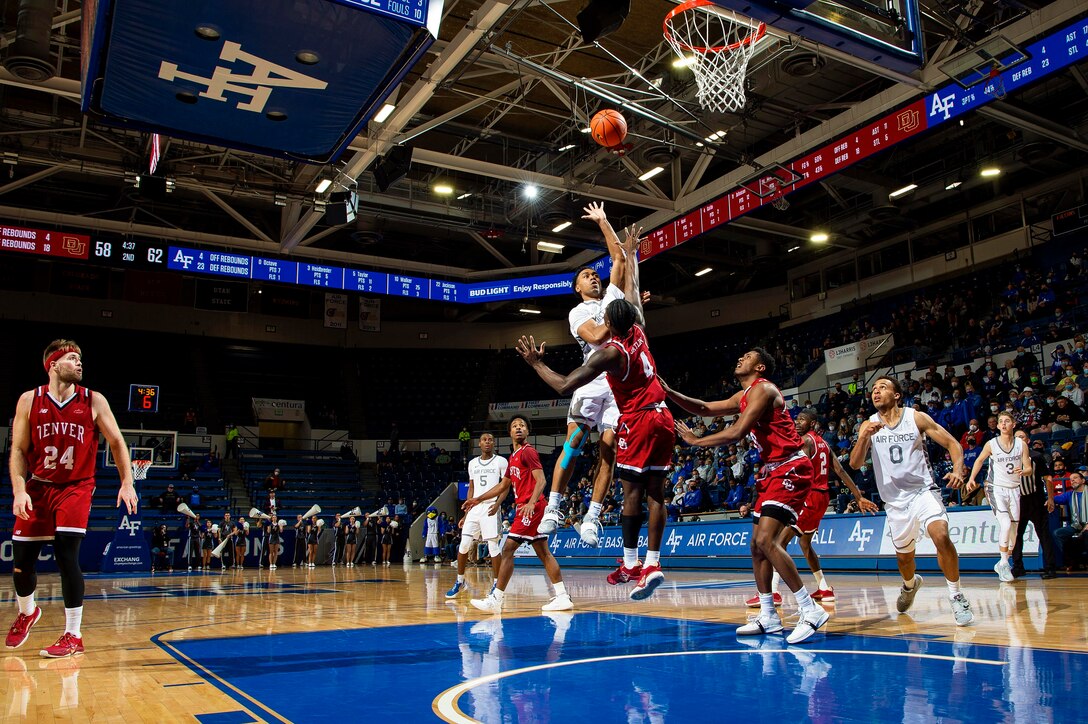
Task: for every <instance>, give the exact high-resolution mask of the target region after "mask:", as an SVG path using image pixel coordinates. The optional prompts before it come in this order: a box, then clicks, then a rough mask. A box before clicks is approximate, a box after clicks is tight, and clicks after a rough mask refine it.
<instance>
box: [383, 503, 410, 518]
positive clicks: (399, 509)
mask: <svg viewBox="0 0 1088 724" xmlns="http://www.w3.org/2000/svg"><path fill="white" fill-rule="evenodd" d="M392 513H393V515H408V506H407V505H406V504H405V502H404V498H400V499H399V500H397V504H396V506H394V508H393V511H392ZM387 522H392V521H387Z"/></svg>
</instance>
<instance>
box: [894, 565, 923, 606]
mask: <svg viewBox="0 0 1088 724" xmlns="http://www.w3.org/2000/svg"><path fill="white" fill-rule="evenodd" d="M921 587H922V577H921V576H919V575H918V574H917V573H915V574H914V586H913V587H912V588H907V584H906V583H904V584H903V587H902V588H900V589H899V598H897V599H895V610H896V611H898V612H899V613H906V612H907V611H908V610H910V607H911V606H913V605H914V597H915V596H917V595H918V589H919V588H921Z"/></svg>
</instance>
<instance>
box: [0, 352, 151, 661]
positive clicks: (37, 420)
mask: <svg viewBox="0 0 1088 724" xmlns="http://www.w3.org/2000/svg"><path fill="white" fill-rule="evenodd" d="M42 362H43V364H44V365H45V372H46V374H47V375H49V384H48V385H42V386H41V387H37V388H35V389H33V390H29V391H28V392H24V393H23V394H22V395H21V396H20V397H19V402H18V404H17V405H16V408H15V419H14V421H13V423H12V444H11V460H10V463H9V465H10V471H11V488H12V492H13V493H14V498H15V500H14V503H13V505H12V509H13V512H14V513H15V519H16V520H15V527H14V531H13V533H12V536H11V540H12V556H13V569H12V571H13V575H12V577H13V579H14V581H15V594H16V599H17V601H18V604H19V615H18V616H17V617H16V619H15V623H13V624H12V625H11V629H10V630H9V631H8V636H7V647H8V648H9V649H17V648H19V647H20V646H22V645H23V644H24V643H26V640H27V637H28V636H29V634H30V629H31V628H32V627H33V626H34V624H36V623H37V622H38V619H40V618H41V616H42V610H41V608H39V607H38V606H36V605H35V604H34V591H35V589H36V588H37V584H38V577H37V574H36V572H35V566H36V564H37V561H38V554H39V553H41V550H42V546H43V545H44V544H45V543H46V541H53V553H54V555H55V556H56V560H57V568H58V569H59V570H60V582H61V594H62V595H63V597H64V617H65V627H64V633H63V634H62V635H61V637H60V638H59V639H57V642H56V643H55V644H53V645H52V646H49V647H48V648H45V649H42V650H41V655H42V656H45V657H47V658H60V657H62V656H72V655H74V654H82V653H83V637H82V633H81V632H80V624H81V623H82V621H83V591H84V583H83V572H82V571H81V570H80V568H79V546H80V543H81V542H82V541H83V536H84V535H86V533H87V520H88V518H89V517H90V514H91V496H92V494H93V493H94V469H95V459H96V456H97V453H98V433H99V432H101V433H102V435H103V436H104V437H105V438H106V442H107V443H108V444H109V446H110V450H111V451H112V452H113V459H114V460H115V461H116V462H117V471H118V472H119V473H120V476H121V490H120V491H119V492H118V493H117V505H118V506H120V505H121V503H122V502H123V503H124V504H125V507H126V508H127V509H128V512H129V513H130V514H131V513H135V512H136V503H137V499H136V489H135V488H134V487H133V482H132V462H131V460H130V459H129V454H128V448H127V447H125V441H124V439H123V438H122V437H121V431H120V430H119V429H118V427H117V421H116V420H115V419H114V417H113V412H112V411H111V410H110V406H109V403H108V402H106V398H105V397H103V396H102V395H100V394H98V393H95V392H92V391H91V390H88V389H87V388H86V387H83V386H82V385H80V384H78V383H79V382H80V381H81V380H82V379H83V357H82V353H81V352H80V349H79V345H77V344H76V343H75V342H72V341H69V340H66V339H58V340H55V341H53V342H51V343H50V344H49V346H48V347H46V348H45V354H43V355H42ZM28 476H29V477H28Z"/></svg>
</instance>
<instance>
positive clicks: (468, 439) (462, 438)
mask: <svg viewBox="0 0 1088 724" xmlns="http://www.w3.org/2000/svg"><path fill="white" fill-rule="evenodd" d="M457 442H458V443H460V445H461V461H462V462H464V461H467V460H468V456H469V453H471V452H472V433H471V432H469V431H468V425H462V426H461V432H459V433H457Z"/></svg>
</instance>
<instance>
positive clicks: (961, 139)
mask: <svg viewBox="0 0 1088 724" xmlns="http://www.w3.org/2000/svg"><path fill="white" fill-rule="evenodd" d="M584 4H585V0H483V1H481V0H448V2H447V3H446V6H445V15H444V17H443V19H442V23H441V30H440V36H439V39H438V41H437V42H436V43H435V44H434V45H433V46H432V47H431V49H430V50H429V51H428V53H427V54H426V55H425V57H424V58H423V59H422V60H420V61H419V63H418V64H417V65H416V67H414V68H413V69H412V70H411V72H410V73H409V74H408V75H407V77H406V78H405V79H404V80H403V82H402V83H401V84H400V86H399V87H398V89H397V91H396V93H395V96H394V97H395V99H396V105H397V109H396V110H395V111H394V112H393V114H392V115H391V116H390V117H389V118H388V119H387V120H386V121H385V122H384V123H380V124H379V123H374V122H372V123H370V124H369V127H368V130H367V132H366V133H364V134H362V135H360V136H359V137H358V138H356V139H355V140H354V141H353V142H352V144H351V146H350V147H349V150H348V151H347V152H346V153H345V154H344V155H343V157H342V158H341V159H339V160H338V161H337V162H336V163H334V164H332V165H330V166H328V167H322V166H315V165H308V164H304V163H298V162H292V161H287V160H283V159H278V158H270V157H264V156H258V155H254V154H247V153H243V152H240V151H236V150H226V149H223V148H217V147H211V146H207V145H204V144H197V143H193V142H190V141H185V140H180V139H166V142H165V147H164V154H163V160H162V162H161V165H162V169H163V170H162V171H161V172H160V173H164V174H166V175H167V176H169V177H170V178H171V179H173V181H174V187H173V192H172V193H170V194H167V195H166V196H164V197H162V198H149V197H148V196H147V195H146V194H143V195H142V194H141V191H140V190H138V189H136V188H134V187H133V186H132V184H131V180H130V179H131V175H132V174H133V173H135V172H139V171H141V170H144V169H145V168H146V163H147V157H148V152H149V144H150V138H149V135H148V134H141V133H136V132H132V131H123V130H118V129H116V128H112V127H110V126H107V125H104V124H100V123H98V122H96V121H95V120H94V119H93V118H88V117H86V116H84V115H83V114H81V112H80V104H79V93H80V80H79V74H80V63H79V52H80V42H81V41H80V3H79V2H75V1H74V0H62V1H61V2H58V3H57V4H56V8H55V16H54V22H53V35H52V52H53V54H54V59H55V61H56V65H57V67H58V73H57V76H56V77H55V78H52V79H51V80H48V81H45V82H42V83H29V82H26V81H23V80H21V79H19V78H17V77H16V76H14V75H12V74H11V73H10V72H8V71H7V70H4V69H0V152H3V153H5V154H6V158H7V159H12V158H15V159H16V162H15V163H14V164H12V163H10V161H9V163H8V164H6V165H5V166H3V168H6V169H7V170H8V172H9V177H8V178H6V179H4V178H2V177H0V218H4V219H7V220H10V221H12V222H15V223H18V222H24V223H25V224H26V225H38V226H41V225H43V224H56V225H59V226H65V227H68V228H72V229H88V230H92V231H94V230H101V231H110V232H115V233H131V234H134V235H142V236H145V237H159V238H166V239H180V240H186V239H188V240H193V239H196V240H201V241H207V240H208V239H211V238H216V239H221V240H222V245H223V246H226V247H233V248H239V249H246V250H249V251H251V252H254V253H258V252H259V253H262V254H268V255H274V254H280V253H288V254H295V255H300V256H313V257H318V258H322V259H328V260H336V261H337V262H339V263H345V264H353V265H359V266H364V267H369V268H375V269H379V270H383V271H402V272H406V273H416V274H422V275H425V276H432V277H439V278H449V279H454V280H460V281H481V280H487V279H493V278H500V277H507V276H519V275H532V274H545V273H557V272H562V271H567V270H573V269H575V268H577V266H578V265H579V264H580V263H583V262H585V261H586V260H588V259H592V258H594V257H595V256H596V255H597V254H599V253H600V248H601V247H600V240H599V238H598V237H597V234H596V233H595V232H596V230H595V228H594V227H591V226H589V225H588V224H586V223H585V222H579V221H578V217H579V216H580V214H581V208H582V207H583V206H584V205H585V203H587V202H588V201H591V200H602V201H604V203H605V205H606V210H607V211H608V213H609V216H610V217H611V218H612V219H613V223H614V225H615V226H616V227H617V229H618V228H620V227H621V226H622V225H624V224H628V223H639V224H641V225H644V226H646V227H647V228H651V227H653V226H654V225H655V224H659V223H661V221H663V220H665V219H667V218H670V217H672V216H679V215H681V214H683V213H685V212H687V211H689V210H691V209H693V208H697V207H698V206H699V205H700V204H701V203H704V202H705V201H706V200H708V199H711V198H714V197H715V196H716V195H717V194H720V193H722V192H724V191H726V190H728V189H729V188H730V187H732V186H733V185H735V184H736V180H737V178H738V177H740V176H743V175H745V174H746V173H747V172H749V171H751V170H753V169H754V168H755V166H756V165H757V164H766V163H770V162H773V161H775V160H778V161H788V160H789V159H791V158H795V157H797V156H799V155H801V154H802V152H804V151H806V150H811V149H813V148H817V147H819V146H820V145H822V144H823V143H826V142H828V141H830V140H832V139H833V138H835V137H836V135H837V134H838V133H840V132H841V131H844V130H849V129H850V128H851V127H854V126H857V125H858V124H860V123H862V122H864V121H866V120H870V119H875V118H877V117H879V116H880V115H882V114H883V113H886V112H887V111H889V110H892V109H894V108H895V107H897V106H899V105H902V104H903V103H906V102H907V101H910V100H913V99H917V98H919V97H921V95H922V94H923V93H924V92H927V91H931V90H933V89H935V88H937V87H938V86H941V85H943V84H945V83H947V82H948V78H947V76H945V75H944V74H943V73H941V72H940V70H939V68H938V66H939V65H940V64H941V63H942V62H943V61H946V60H947V59H948V58H950V57H953V56H954V55H955V54H956V53H958V52H961V51H962V50H963V49H965V48H968V47H970V46H972V45H974V44H977V43H979V42H981V41H983V40H985V39H986V38H988V37H991V36H993V35H995V34H997V33H1000V34H1002V35H1004V36H1005V37H1006V38H1008V39H1009V40H1011V41H1012V42H1014V43H1019V44H1024V43H1027V42H1028V41H1030V40H1032V39H1035V38H1036V37H1038V36H1039V35H1041V34H1043V33H1045V32H1046V31H1049V30H1052V29H1054V28H1056V27H1058V26H1060V25H1061V24H1062V23H1065V22H1069V21H1070V20H1072V19H1076V18H1077V17H1078V14H1080V15H1083V14H1084V6H1083V3H1080V2H1076V1H1075V0H1056V1H1055V2H1050V3H1048V2H1042V1H1038V0H1026V2H1021V1H1019V0H1016V1H1014V0H1002V1H998V2H993V1H987V0H963V1H960V0H922V2H921V6H922V9H923V28H924V40H925V48H926V57H927V62H926V64H925V66H924V67H923V68H921V69H920V70H918V71H916V72H914V73H911V74H901V73H895V72H892V71H889V70H887V69H885V68H882V67H880V66H877V65H874V64H871V63H867V62H864V61H861V60H858V59H856V58H851V57H849V56H845V55H844V54H842V53H835V52H833V51H829V50H827V49H821V48H817V47H815V46H813V45H811V44H808V43H803V42H799V41H798V40H797V39H795V38H793V39H791V38H778V39H772V40H770V41H768V42H764V43H762V44H761V46H760V48H759V50H758V52H757V53H756V55H755V57H754V58H753V60H752V62H751V66H750V73H749V85H748V88H749V91H748V102H747V104H746V106H745V108H744V109H743V110H742V111H741V112H738V113H733V114H719V113H711V112H706V111H703V110H701V109H700V108H699V107H698V105H697V104H696V103H695V98H694V95H695V83H694V80H693V78H692V75H691V72H690V70H687V69H683V68H675V67H674V66H673V60H674V59H675V55H674V54H673V52H672V51H671V50H670V49H669V47H668V46H667V44H665V43H664V42H663V40H662V34H661V20H662V18H663V16H664V15H665V14H666V13H667V12H668V11H669V10H670V9H671V8H672V7H674V5H675V4H674V3H672V2H669V1H668V0H633V2H632V10H631V13H630V15H629V17H628V18H627V20H626V21H625V22H624V24H623V25H622V27H621V28H620V29H619V30H618V31H616V32H615V33H613V34H610V35H607V36H605V37H603V38H601V39H600V40H599V41H598V44H596V45H593V44H586V43H584V42H583V40H582V37H581V34H580V33H579V31H578V28H577V25H576V22H575V20H574V18H575V16H576V14H577V13H578V12H579V11H580V10H581V9H582V7H583V6H584ZM17 6H18V3H17V2H16V1H15V0H8V1H7V2H6V3H5V4H4V12H3V21H4V35H3V36H2V37H0V48H5V47H7V46H8V45H9V44H10V43H11V41H12V40H13V38H14V28H15V18H16V12H17ZM0 52H4V51H2V50H0ZM572 80H580V81H583V82H584V81H590V82H591V84H594V85H597V86H598V87H610V88H616V89H618V90H617V92H620V93H621V94H625V96H626V97H633V98H637V99H638V100H640V102H642V103H643V105H645V106H646V107H647V108H650V109H652V110H653V111H654V112H656V113H658V114H660V115H662V116H664V117H666V118H668V119H669V120H670V122H671V123H672V124H674V125H673V127H669V126H666V125H662V124H658V123H654V122H651V121H649V120H643V119H641V118H638V117H633V116H632V115H631V114H628V122H629V124H630V134H629V136H628V141H629V142H630V143H631V148H630V150H629V151H628V152H627V153H626V155H624V156H618V155H616V154H614V153H611V152H609V151H608V150H605V149H602V148H601V147H599V146H597V145H596V144H594V143H593V142H592V141H591V140H590V139H589V137H588V135H587V134H585V133H582V132H581V129H582V128H584V127H585V125H586V119H587V118H588V116H589V115H591V114H592V113H593V112H595V111H596V110H598V109H600V108H603V107H608V105H609V104H607V103H605V102H603V101H601V100H600V99H598V98H596V97H594V96H593V95H591V94H588V93H586V92H585V91H584V89H583V88H584V85H583V86H582V87H580V86H579V85H578V84H575V83H573V82H568V81H572ZM655 88H656V89H660V90H662V91H664V92H665V93H667V94H668V96H669V97H670V98H671V99H673V100H668V99H660V98H659V99H657V100H654V99H653V97H652V94H653V93H654V92H655V91H654V89H655ZM674 100H675V101H678V102H674ZM677 127H682V128H684V129H687V130H689V131H692V132H693V133H695V134H699V135H702V134H704V133H705V135H707V136H709V135H711V134H714V133H717V134H719V136H718V138H719V141H718V143H716V144H703V145H697V144H695V143H693V142H692V140H691V139H690V138H688V137H684V136H681V135H678V134H677V133H676V128H677ZM1086 133H1088V80H1086V77H1085V67H1084V63H1083V62H1081V63H1079V64H1077V65H1073V66H1070V67H1069V68H1067V69H1065V70H1062V71H1060V72H1057V73H1054V74H1052V75H1051V76H1049V77H1047V78H1046V79H1045V80H1043V81H1040V82H1037V83H1035V84H1033V85H1031V86H1028V87H1027V88H1025V89H1024V90H1022V91H1019V92H1017V93H1016V94H1012V95H1010V96H1009V97H1007V98H1006V99H1004V100H1001V101H994V102H992V103H990V104H988V105H987V106H985V107H984V108H981V109H979V110H977V111H974V112H972V113H970V114H968V115H966V116H964V117H963V122H962V123H949V124H945V125H943V126H941V127H939V129H937V130H934V131H931V132H929V133H927V134H925V135H924V136H921V137H919V138H918V139H915V140H911V141H907V142H905V143H903V144H900V145H899V146H896V147H895V148H894V149H892V150H890V151H887V152H884V153H881V154H877V155H875V156H872V157H870V158H868V159H866V160H864V161H861V162H859V163H857V164H855V165H853V166H851V167H850V168H848V169H847V170H845V171H844V172H841V173H839V174H837V175H835V176H832V177H828V178H826V179H824V180H823V181H822V182H821V183H817V184H812V185H810V186H808V187H805V188H803V189H801V190H799V191H797V192H795V193H793V194H791V195H790V196H789V197H788V201H789V208H788V209H786V210H784V211H779V210H777V209H774V208H767V207H765V208H763V209H760V210H758V211H756V212H754V213H752V214H750V215H748V216H746V217H744V218H742V219H740V220H738V221H735V222H733V223H731V224H728V225H726V226H724V227H719V228H717V229H715V230H713V231H711V232H709V233H706V234H704V235H702V236H701V237H699V238H697V239H694V240H692V241H689V242H687V243H686V244H683V245H682V246H680V247H678V248H676V249H672V250H670V251H668V252H665V253H663V254H661V255H659V256H657V257H655V258H653V259H652V260H650V261H648V262H647V263H646V264H644V269H643V277H644V281H643V286H644V288H647V289H651V290H653V291H654V292H655V293H657V294H658V295H659V298H660V300H661V303H684V302H690V301H694V300H699V299H704V298H709V297H715V296H722V295H724V294H729V293H733V292H737V291H743V290H746V289H747V290H751V289H757V288H765V287H771V286H781V285H784V284H785V281H786V270H787V269H789V268H791V267H793V266H796V265H798V264H802V263H807V262H811V261H813V260H814V259H818V258H819V256H820V255H824V254H831V253H833V252H834V251H835V250H836V249H839V248H842V247H845V248H864V247H866V246H870V245H874V244H879V243H881V242H883V241H886V240H888V239H891V238H894V237H896V236H899V235H902V234H904V233H905V232H908V231H910V230H911V229H913V228H916V227H918V226H919V225H920V224H921V223H923V222H931V221H933V220H936V219H941V218H946V217H951V216H953V215H955V214H957V213H960V212H963V211H965V210H966V209H968V208H971V207H974V206H978V205H981V204H986V203H992V202H993V201H994V200H995V199H1000V198H1002V197H1005V196H1008V195H1010V194H1011V193H1013V192H1014V191H1016V190H1020V189H1023V188H1030V187H1035V186H1038V185H1040V184H1045V183H1047V182H1048V181H1052V180H1054V179H1059V178H1061V177H1063V176H1066V175H1069V174H1075V173H1077V172H1078V171H1079V170H1080V169H1082V168H1083V167H1084V165H1085V161H1086V159H1088V138H1086ZM397 145H409V146H411V147H412V148H413V149H414V151H413V161H412V163H411V166H410V168H409V170H408V173H407V175H406V176H405V177H404V178H403V179H401V180H399V181H397V182H395V183H394V184H393V185H392V186H390V187H389V188H388V190H387V191H385V192H381V191H379V189H378V188H377V185H376V183H375V179H374V175H373V170H374V166H375V164H376V163H377V162H379V160H380V159H381V157H382V156H384V155H385V154H386V153H387V152H388V151H389V149H390V148H393V147H395V146H397ZM12 154H14V155H15V156H12ZM990 161H992V162H998V163H1000V164H1001V165H1002V168H1003V169H1004V173H1003V174H1002V175H1001V176H1000V177H999V178H998V179H997V180H980V179H978V177H977V170H978V167H979V165H980V164H981V163H983V162H990ZM659 165H660V166H664V167H665V172H663V173H661V174H660V175H658V176H656V177H654V178H652V179H650V180H648V181H640V180H639V179H638V177H639V176H640V175H641V174H642V173H643V172H644V171H645V170H647V169H649V168H652V167H654V166H659ZM324 177H334V178H336V179H337V181H338V183H342V184H350V183H351V181H352V180H356V181H357V184H358V190H359V196H360V203H359V214H358V218H357V219H356V220H355V221H353V222H352V223H350V224H347V225H345V226H340V227H335V226H329V225H328V224H327V223H326V220H325V218H324V217H323V216H322V214H321V213H320V212H318V211H315V205H314V201H315V194H314V188H315V185H316V183H317V181H318V180H320V179H321V178H324ZM952 178H955V179H960V180H962V181H963V183H962V185H960V186H959V187H958V188H955V189H953V190H951V191H950V190H947V189H946V188H945V187H946V186H947V185H948V179H952ZM127 179H128V180H127ZM530 179H531V180H535V181H537V185H538V186H539V188H540V193H539V195H538V196H537V198H536V199H535V200H529V199H526V198H525V196H524V194H523V193H522V190H521V189H522V186H523V184H524V182H525V181H526V180H530ZM438 182H443V183H446V184H448V185H450V186H452V187H453V189H454V193H453V194H451V195H449V196H439V195H436V193H435V192H434V190H433V189H434V186H435V185H436V184H437V183H438ZM907 183H916V184H918V185H919V188H918V189H917V190H916V191H915V192H914V193H913V194H910V195H908V196H906V197H904V198H902V199H898V200H895V201H894V202H892V201H890V200H889V198H888V194H889V193H890V192H891V191H892V190H894V189H897V188H900V187H901V186H903V185H905V184H907ZM1049 203H1051V204H1053V205H1054V206H1055V209H1054V210H1057V209H1058V208H1063V206H1062V204H1063V203H1064V204H1065V207H1068V206H1069V205H1070V203H1069V200H1068V199H1062V198H1060V197H1059V198H1055V199H1052V200H1051V201H1050V202H1049ZM565 220H573V221H575V223H574V225H573V226H571V227H570V228H568V229H567V230H565V231H563V232H561V233H558V234H557V233H553V232H552V229H553V228H554V227H555V226H556V225H557V224H559V223H560V222H562V221H565ZM815 229H823V230H827V231H829V232H830V233H831V234H832V243H831V244H824V245H817V244H813V243H810V242H809V240H808V239H809V235H810V233H811V232H812V231H813V230H815ZM548 240H551V241H560V242H562V243H563V244H565V246H566V248H565V249H564V251H563V252H562V253H560V254H549V253H544V252H541V251H539V250H538V249H537V242H539V241H548ZM707 266H710V267H712V268H713V271H712V272H711V273H709V274H706V275H704V276H702V277H696V276H695V272H696V271H698V270H700V269H702V268H704V267H707ZM540 301H541V304H540V305H539V306H541V307H542V308H543V310H544V312H545V314H551V313H555V314H558V315H561V314H563V313H564V311H565V309H566V307H567V306H569V300H568V299H566V298H560V299H554V298H553V299H545V300H540ZM439 306H441V305H438V304H436V303H433V302H430V303H423V302H413V301H410V300H399V299H398V300H389V303H388V304H387V305H386V307H385V310H383V313H384V314H387V315H388V316H389V317H390V318H398V317H400V318H413V317H419V316H426V317H429V318H432V319H433V318H434V317H435V316H436V308H437V307H439ZM519 306H524V305H518V304H513V303H508V304H494V305H488V306H482V305H478V306H472V305H468V306H466V305H459V306H456V307H453V306H449V307H442V311H441V315H442V316H443V317H444V318H447V319H462V320H508V319H511V318H512V317H514V316H516V315H517V314H519V313H518V311H517V307H519Z"/></svg>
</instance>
